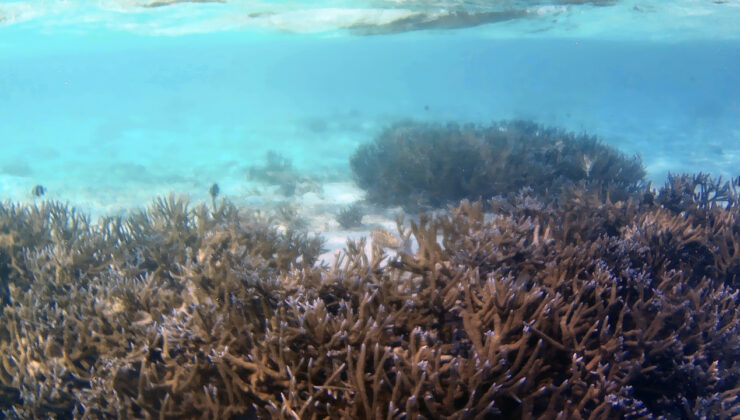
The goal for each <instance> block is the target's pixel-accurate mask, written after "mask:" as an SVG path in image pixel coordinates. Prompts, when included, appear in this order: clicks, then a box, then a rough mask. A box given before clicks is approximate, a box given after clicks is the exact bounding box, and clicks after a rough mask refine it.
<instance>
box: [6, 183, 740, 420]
mask: <svg viewBox="0 0 740 420" xmlns="http://www.w3.org/2000/svg"><path fill="white" fill-rule="evenodd" d="M686 179H688V178H686ZM705 183H706V184H707V185H715V181H713V180H707V182H705ZM724 185H725V184H721V183H720V184H719V187H718V188H717V190H718V191H720V190H721V191H724V188H725V186H724ZM732 185H734V184H732V183H730V184H729V186H728V187H727V188H730V189H732ZM671 188H674V187H672V186H671V185H667V186H666V187H664V188H663V189H661V190H660V191H658V192H657V194H655V193H654V192H653V191H650V190H648V189H636V190H634V191H632V192H631V193H630V194H629V196H628V197H627V198H626V199H624V200H616V199H614V197H615V195H614V194H612V191H614V190H615V189H616V190H621V191H624V189H623V185H620V184H614V185H612V184H604V185H603V186H602V188H583V186H572V187H571V188H569V189H564V190H563V191H562V192H561V194H559V195H557V196H552V197H550V198H548V196H544V195H538V194H536V192H535V191H534V190H526V189H525V190H522V191H520V193H518V194H512V195H510V196H509V197H508V198H506V199H503V198H498V199H495V200H492V201H490V202H488V203H486V204H485V205H484V204H483V203H481V202H476V203H471V202H467V201H464V202H462V203H461V204H459V205H458V206H456V207H450V208H449V209H448V211H446V212H439V213H437V214H436V215H434V216H428V215H424V216H421V217H420V218H419V219H416V220H412V221H410V222H409V223H408V224H405V223H403V222H402V221H401V220H400V219H399V223H398V236H399V237H400V240H399V242H404V243H413V244H415V246H414V247H413V248H411V247H408V248H407V249H404V251H403V252H398V254H397V255H396V256H394V257H389V256H387V255H385V254H384V251H383V244H374V245H372V246H371V250H372V252H371V253H370V254H367V253H366V251H365V250H366V248H367V247H366V243H365V240H364V239H363V240H360V241H358V242H352V241H350V242H348V243H347V248H346V250H345V251H344V253H342V254H341V255H340V256H339V257H338V259H337V261H336V263H335V264H334V265H333V266H332V267H318V266H316V265H315V264H314V262H315V259H316V256H317V255H318V253H319V252H320V245H321V243H320V240H319V239H318V238H315V237H310V236H306V235H305V234H299V233H280V231H279V230H277V229H276V228H274V227H272V226H270V225H269V223H266V222H265V220H264V219H262V218H260V217H258V216H256V215H249V214H243V213H241V212H239V211H237V209H236V208H235V207H234V206H233V205H231V204H230V203H228V202H227V201H224V202H223V204H222V205H220V206H219V208H218V211H210V210H209V209H208V208H206V206H204V205H199V206H196V207H193V208H191V207H190V205H189V204H188V203H187V201H186V200H184V199H178V198H176V197H168V198H162V199H158V200H157V201H155V203H154V204H153V205H152V206H151V207H150V208H149V209H147V210H144V211H141V212H139V213H136V214H134V215H133V216H131V217H129V218H126V219H121V218H119V219H108V220H104V221H103V222H101V224H99V225H92V224H90V223H89V222H88V221H87V219H86V218H84V217H81V216H79V215H77V213H75V212H73V211H71V210H69V209H67V208H66V207H65V206H62V205H59V204H55V203H50V202H45V203H40V204H37V205H33V206H17V205H16V206H12V205H4V206H3V207H2V208H0V216H1V217H0V227H1V228H2V232H3V235H4V236H3V238H4V239H3V242H2V243H1V245H2V247H1V248H0V249H2V253H3V254H2V256H3V259H2V260H0V262H2V266H0V268H2V271H0V273H2V276H3V277H2V281H3V284H4V285H5V289H6V294H5V298H4V301H3V304H2V305H3V306H2V309H1V310H2V319H3V321H4V322H3V323H2V325H0V412H1V413H3V415H4V416H6V417H9V418H34V417H35V418H47V417H54V418H81V417H86V418H169V419H174V418H196V417H197V418H277V419H280V418H283V419H303V418H316V419H318V418H352V419H367V418H389V419H404V418H405V419H411V418H414V419H421V418H428V419H432V418H450V419H468V418H491V419H497V418H542V419H550V418H582V419H586V418H592V419H601V418H651V417H656V418H658V417H663V418H684V419H691V418H720V419H721V418H728V419H729V418H734V417H737V416H740V399H738V397H737V396H738V393H740V362H738V361H740V309H739V308H738V303H739V302H740V292H738V288H737V286H738V285H737V279H738V267H740V264H738V263H737V260H738V248H739V247H740V229H738V226H739V223H740V213H739V210H738V206H737V205H736V204H734V203H736V201H733V200H735V199H734V198H732V197H730V199H729V201H727V200H726V199H725V200H724V202H723V204H722V205H712V204H707V203H706V200H703V199H701V195H695V194H683V195H681V197H682V198H681V199H680V200H673V199H671V200H668V199H666V200H667V202H670V203H678V204H676V205H675V206H674V205H673V204H672V205H663V204H661V202H662V200H663V199H664V198H661V197H672V196H675V195H676V194H674V193H673V192H672V191H671ZM693 191H696V189H694V190H693ZM733 191H734V190H733ZM728 203H729V205H728ZM486 211H489V212H488V213H486ZM50 215H54V216H50ZM16 223H17V225H16Z"/></svg>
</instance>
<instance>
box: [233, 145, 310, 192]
mask: <svg viewBox="0 0 740 420" xmlns="http://www.w3.org/2000/svg"><path fill="white" fill-rule="evenodd" d="M247 179H250V180H254V181H259V182H262V183H265V184H268V185H277V186H278V187H279V191H280V193H281V194H282V195H284V196H286V197H291V196H293V195H295V194H297V193H300V194H302V193H305V192H309V191H320V190H321V187H320V185H319V184H318V183H317V182H315V181H314V180H312V179H310V178H308V177H304V176H301V175H299V174H298V172H297V171H296V170H295V169H294V168H293V162H291V161H290V159H288V158H286V157H284V156H282V155H280V154H279V153H277V152H275V151H273V150H271V151H269V152H267V154H266V155H265V164H264V165H262V166H257V165H255V166H251V167H249V171H248V172H247Z"/></svg>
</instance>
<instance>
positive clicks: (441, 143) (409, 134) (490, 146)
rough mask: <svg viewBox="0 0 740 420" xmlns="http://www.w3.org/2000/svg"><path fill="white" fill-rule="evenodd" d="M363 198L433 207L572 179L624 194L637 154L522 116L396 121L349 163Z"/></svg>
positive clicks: (635, 181) (632, 183) (543, 188)
mask: <svg viewBox="0 0 740 420" xmlns="http://www.w3.org/2000/svg"><path fill="white" fill-rule="evenodd" d="M350 166H351V167H352V171H353V173H354V176H355V180H356V182H357V184H358V185H359V186H360V187H361V188H363V189H364V190H366V191H367V199H368V200H369V201H372V202H375V203H378V204H381V205H400V206H403V207H404V208H405V209H406V210H410V211H416V210H418V209H424V208H429V207H432V208H438V207H441V206H444V205H446V204H455V203H457V202H459V201H460V200H462V199H469V200H476V199H484V200H488V199H489V198H491V197H493V196H495V195H507V194H512V193H516V192H518V191H519V190H520V189H522V188H525V187H528V188H531V189H532V190H533V191H534V192H535V193H536V194H537V195H555V194H557V193H559V192H560V190H562V189H564V188H568V187H570V186H573V185H574V184H576V183H585V184H587V185H589V186H590V187H591V188H604V187H605V186H606V185H610V187H611V188H612V193H613V194H614V195H615V197H613V198H620V199H621V198H624V197H626V196H627V195H629V194H631V193H632V192H633V191H634V190H635V189H636V187H637V186H638V185H639V184H640V183H641V181H642V179H643V177H644V175H645V171H644V169H643V168H642V164H641V162H640V159H639V157H634V158H631V159H628V158H626V157H625V156H623V155H622V154H621V153H619V152H618V151H616V150H615V149H613V148H611V147H608V146H606V145H604V144H601V143H600V142H599V141H598V140H597V139H596V138H594V137H589V136H576V135H573V134H569V133H565V132H563V131H561V130H557V129H554V128H545V127H541V126H539V125H537V124H534V123H530V122H525V121H511V122H500V123H494V124H492V125H490V126H475V125H472V124H469V125H465V126H462V127H460V126H459V125H457V124H448V125H447V126H439V125H429V124H421V123H413V122H406V123H398V124H396V125H394V126H392V127H390V128H388V129H386V130H384V131H383V132H382V133H380V135H379V136H378V137H377V138H376V139H375V141H374V142H372V143H370V144H366V145H362V146H360V147H359V148H358V149H357V150H356V151H355V153H354V154H353V156H352V158H351V160H350Z"/></svg>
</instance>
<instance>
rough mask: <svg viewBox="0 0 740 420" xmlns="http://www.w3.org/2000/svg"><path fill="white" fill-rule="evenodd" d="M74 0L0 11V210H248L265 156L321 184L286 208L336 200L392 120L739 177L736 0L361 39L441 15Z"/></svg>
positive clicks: (596, 10)
mask: <svg viewBox="0 0 740 420" xmlns="http://www.w3.org/2000/svg"><path fill="white" fill-rule="evenodd" d="M88 3H90V2H87V3H85V2H73V1H58V2H55V1H38V2H3V3H2V4H0V144H1V145H2V153H1V154H0V197H2V199H11V200H29V199H30V194H29V191H30V189H31V188H32V187H33V185H35V184H42V185H44V186H45V187H46V188H47V190H48V196H49V197H51V198H56V199H61V200H65V201H69V202H71V203H73V204H75V205H77V206H80V207H82V208H83V209H84V210H86V211H88V212H91V213H92V214H93V215H100V214H110V213H115V212H119V211H121V210H122V209H126V208H130V207H132V206H140V205H143V204H145V203H147V202H149V201H150V200H151V198H152V197H154V196H156V195H159V194H163V193H167V192H169V191H174V192H178V193H189V194H191V195H192V196H193V197H194V198H196V199H205V198H206V197H207V189H208V187H209V186H210V185H211V183H213V182H218V183H219V185H220V186H221V189H222V191H223V192H224V193H225V194H226V195H228V196H229V197H230V198H232V199H235V200H236V201H241V202H245V203H248V204H255V205H260V204H262V201H264V200H269V199H270V198H269V196H266V195H264V194H262V195H260V194H255V193H254V189H253V186H252V185H250V183H249V182H247V179H246V173H247V171H248V168H249V167H250V166H251V165H255V164H261V163H262V162H263V161H264V157H265V153H266V152H267V151H269V150H273V151H277V152H279V153H280V154H282V155H284V156H285V157H287V158H289V159H291V160H292V161H293V165H294V166H295V167H296V169H297V170H299V171H301V172H302V173H304V174H306V175H308V176H312V177H314V178H315V179H317V180H318V181H319V182H321V183H324V188H323V192H322V193H321V194H319V195H318V196H316V197H313V198H310V199H309V198H305V197H304V201H306V200H308V201H311V200H314V202H323V203H325V204H326V205H325V207H326V206H332V205H335V204H336V205H340V204H346V203H349V202H351V201H353V200H356V199H359V198H361V194H360V193H359V192H358V191H355V190H353V187H352V185H351V174H350V171H349V166H348V158H349V156H350V155H351V154H352V152H353V151H354V149H355V148H356V147H357V146H358V145H359V144H361V143H363V142H366V141H370V140H371V139H372V138H373V136H374V135H375V134H376V133H377V132H378V131H379V130H380V129H381V128H382V127H384V126H386V125H387V124H389V123H391V122H393V121H396V120H399V119H407V118H413V119H418V120H428V121H440V122H446V121H451V120H452V121H459V122H466V121H472V122H481V123H485V122H489V121H492V120H499V119H508V118H525V119H532V120H535V121H537V122H540V123H544V124H548V125H557V126H560V127H564V128H566V129H569V130H573V131H577V132H587V133H589V134H595V135H598V136H599V137H600V138H601V139H602V140H603V141H604V142H606V143H608V144H611V145H613V146H615V147H617V148H618V149H620V150H622V151H624V152H626V153H628V154H633V153H639V154H640V155H642V157H643V160H644V163H645V165H646V167H647V170H648V176H649V178H650V179H651V180H653V181H655V182H657V183H659V184H662V182H663V180H664V179H665V175H666V173H667V172H668V171H674V172H682V171H690V172H694V171H707V172H711V173H713V174H716V175H722V176H725V177H728V176H736V175H738V174H740V169H739V165H738V163H739V162H740V29H738V28H739V27H740V25H737V22H740V2H738V1H729V2H724V3H722V2H712V1H679V2H660V3H659V2H644V1H643V2H634V1H624V2H617V3H616V4H614V5H611V6H604V7H595V6H592V5H570V6H567V5H560V4H554V5H544V4H543V2H530V4H529V5H527V6H526V7H524V8H523V9H521V10H526V11H527V15H526V17H525V18H522V19H515V20H507V21H504V22H498V23H491V24H487V25H480V26H474V27H470V28H457V29H448V30H445V29H434V30H422V31H408V32H400V33H395V34H388V35H374V36H363V35H359V34H358V33H357V31H354V30H351V29H347V27H348V26H351V25H356V24H358V23H361V24H363V25H365V26H367V25H370V26H371V27H375V28H382V27H383V24H385V23H388V22H389V21H392V20H393V18H395V17H398V16H405V15H404V14H408V13H411V11H418V10H425V11H427V12H429V13H436V11H438V10H441V9H440V8H441V7H442V6H440V5H433V7H427V8H426V9H425V8H424V7H422V6H424V4H423V3H418V4H417V3H411V2H407V3H403V2H399V3H390V2H389V3H385V2H364V3H360V2H330V1H325V2H321V1H312V2H297V1H296V2H265V3H256V2H239V1H232V2H227V3H223V4H221V3H217V4H196V3H183V4H177V5H169V6H163V7H157V8H146V7H142V6H141V5H142V4H144V3H146V2H133V1H118V2H113V1H111V2H99V3H98V4H95V5H92V6H91V5H89V4H88ZM515 3H517V2H500V3H497V5H496V7H494V6H491V5H490V4H489V5H488V6H485V7H491V8H493V9H496V10H504V9H507V8H516V7H519V8H521V5H520V4H515ZM535 3H537V4H535ZM720 3H721V4H720ZM484 5H485V4H484ZM426 6H429V4H426ZM454 7H457V8H460V10H469V11H476V10H479V9H480V8H481V7H484V6H481V4H476V3H472V2H467V3H460V4H456V5H454ZM465 7H467V8H468V9H464V8H465ZM493 9H492V10H493ZM517 10H519V9H517ZM301 199H302V198H301V197H296V200H298V201H299V202H300V200H301Z"/></svg>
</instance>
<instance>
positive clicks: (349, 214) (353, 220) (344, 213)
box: [335, 203, 365, 229]
mask: <svg viewBox="0 0 740 420" xmlns="http://www.w3.org/2000/svg"><path fill="white" fill-rule="evenodd" d="M364 215H365V209H364V208H363V206H362V204H360V203H352V204H351V205H349V206H347V207H343V208H341V209H339V213H337V215H336V216H335V218H336V220H337V222H339V226H341V227H343V228H344V229H353V228H358V227H361V226H362V217H363V216H364Z"/></svg>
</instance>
